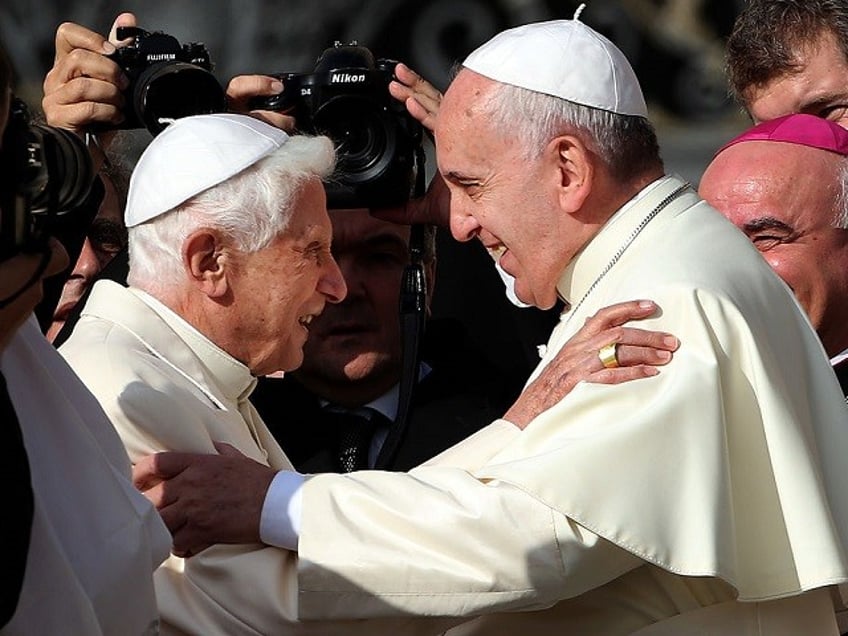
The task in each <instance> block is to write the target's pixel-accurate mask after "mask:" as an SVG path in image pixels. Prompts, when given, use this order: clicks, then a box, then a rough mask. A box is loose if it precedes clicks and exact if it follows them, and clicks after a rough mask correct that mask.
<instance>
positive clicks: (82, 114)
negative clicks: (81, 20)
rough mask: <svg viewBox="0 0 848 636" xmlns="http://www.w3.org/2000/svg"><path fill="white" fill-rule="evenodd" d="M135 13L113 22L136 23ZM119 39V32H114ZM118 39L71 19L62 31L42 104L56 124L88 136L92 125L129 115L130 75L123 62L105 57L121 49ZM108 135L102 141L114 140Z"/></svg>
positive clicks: (47, 114)
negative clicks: (126, 104) (124, 110)
mask: <svg viewBox="0 0 848 636" xmlns="http://www.w3.org/2000/svg"><path fill="white" fill-rule="evenodd" d="M135 24H136V19H135V16H134V15H133V14H131V13H122V14H121V15H119V16H118V17H117V19H116V20H115V23H114V25H113V26H112V33H113V34H114V33H115V30H116V29H117V27H118V26H135ZM112 37H113V38H114V35H113V36H112ZM118 44H122V43H119V42H117V41H116V40H114V39H113V40H112V41H107V40H106V39H105V38H104V37H103V36H101V35H100V34H98V33H95V32H94V31H90V30H89V29H86V28H85V27H83V26H80V25H79V24H74V23H72V22H66V23H64V24H62V25H61V26H60V27H59V28H58V30H57V31H56V56H55V59H54V62H53V68H51V69H50V71H49V72H48V73H47V76H46V77H45V78H44V98H43V99H42V102H41V104H42V108H43V109H44V114H45V116H46V118H47V123H48V124H50V125H51V126H58V127H60V128H65V129H68V130H71V131H73V132H75V133H77V134H80V135H81V134H82V133H83V132H84V131H85V130H86V129H87V128H89V127H90V126H91V125H92V124H106V125H116V124H119V123H120V122H121V121H122V120H123V118H124V116H123V113H122V108H123V106H124V97H123V95H122V93H121V91H122V90H123V89H125V88H126V87H127V84H128V79H127V77H126V76H125V75H124V73H123V71H122V70H121V68H120V66H118V64H117V63H115V62H114V61H113V60H111V59H109V58H108V57H105V56H106V55H109V54H111V53H114V52H115V48H116V45H118ZM108 141H109V140H108V139H102V140H101V143H108Z"/></svg>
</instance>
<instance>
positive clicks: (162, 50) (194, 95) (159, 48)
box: [106, 27, 227, 135]
mask: <svg viewBox="0 0 848 636" xmlns="http://www.w3.org/2000/svg"><path fill="white" fill-rule="evenodd" d="M117 36H118V39H120V40H124V39H127V38H133V41H132V43H131V44H129V45H127V46H125V47H121V48H119V49H118V50H117V51H115V52H114V53H112V54H111V55H107V56H106V57H108V58H110V59H112V60H114V61H115V62H116V63H117V64H118V66H120V67H121V69H122V70H123V71H124V73H125V74H126V75H127V77H128V78H129V80H130V85H129V86H128V87H127V89H126V91H125V96H126V102H127V106H126V110H125V111H124V117H125V119H124V121H123V123H122V124H121V125H120V126H119V127H120V128H147V129H148V130H149V131H150V132H151V133H152V134H154V135H156V134H158V133H160V132H162V130H164V128H165V127H166V126H167V125H168V124H169V123H171V122H172V121H174V120H175V119H179V118H180V117H186V116H187V115H204V114H209V113H220V112H224V111H225V110H226V109H227V99H226V94H225V92H224V89H223V87H222V86H221V84H220V83H219V82H218V80H217V79H215V76H214V75H213V74H212V61H211V58H210V56H209V52H208V51H207V50H206V47H205V46H204V45H203V44H201V43H198V42H192V43H189V44H180V43H179V41H178V40H177V39H176V38H175V37H173V36H171V35H168V34H166V33H163V32H161V31H156V32H153V33H150V32H148V31H145V30H144V29H140V28H138V27H118V31H117Z"/></svg>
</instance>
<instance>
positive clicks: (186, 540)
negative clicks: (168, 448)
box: [133, 444, 277, 557]
mask: <svg viewBox="0 0 848 636" xmlns="http://www.w3.org/2000/svg"><path fill="white" fill-rule="evenodd" d="M215 447H216V448H217V449H218V452H219V454H218V455H202V454H194V453H173V452H171V453H157V454H155V455H148V456H147V457H144V458H142V459H141V460H140V461H139V462H138V463H137V464H136V465H135V466H134V467H133V482H134V483H135V486H136V488H138V489H139V490H140V491H141V492H142V493H144V495H145V496H146V497H147V498H148V499H149V500H150V501H151V502H152V503H153V505H154V506H156V508H157V509H158V510H159V514H160V515H161V516H162V519H163V521H164V522H165V525H167V526H168V529H169V530H170V531H171V534H172V535H173V538H174V547H173V552H174V554H176V555H177V556H181V557H190V556H192V555H195V554H197V553H198V552H200V551H202V550H204V549H206V548H207V547H209V546H210V545H212V544H215V543H259V541H260V538H259V522H260V519H261V516H262V505H263V503H264V501H265V493H266V492H267V490H268V487H269V486H270V485H271V481H272V480H273V479H274V475H276V474H277V471H276V470H274V469H273V468H269V467H268V466H265V465H263V464H260V463H258V462H255V461H253V460H252V459H250V458H248V457H245V456H244V455H242V454H241V453H240V452H239V451H237V450H236V449H234V448H233V447H232V446H229V445H228V444H215Z"/></svg>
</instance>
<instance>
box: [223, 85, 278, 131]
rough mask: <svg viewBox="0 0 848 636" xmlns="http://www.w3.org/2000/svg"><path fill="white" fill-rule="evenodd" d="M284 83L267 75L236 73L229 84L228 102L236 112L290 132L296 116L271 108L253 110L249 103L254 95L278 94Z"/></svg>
mask: <svg viewBox="0 0 848 636" xmlns="http://www.w3.org/2000/svg"><path fill="white" fill-rule="evenodd" d="M282 90H283V83H282V82H281V81H280V80H278V79H276V78H274V77H268V76H267V75H236V76H235V77H234V78H233V79H231V80H230V83H229V84H228V85H227V102H228V104H229V107H230V110H231V111H233V112H234V113H242V114H244V115H250V116H251V117H256V118H257V119H261V120H262V121H264V122H266V123H269V124H271V125H272V126H276V127H277V128H282V129H283V130H285V131H287V132H290V131H292V130H294V126H295V121H294V117H291V116H289V115H286V114H285V113H280V112H276V111H271V110H251V108H250V106H249V104H250V100H251V99H253V98H254V97H268V96H271V95H278V94H279V93H280V92H282Z"/></svg>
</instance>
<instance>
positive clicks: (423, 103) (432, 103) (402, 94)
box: [389, 63, 442, 133]
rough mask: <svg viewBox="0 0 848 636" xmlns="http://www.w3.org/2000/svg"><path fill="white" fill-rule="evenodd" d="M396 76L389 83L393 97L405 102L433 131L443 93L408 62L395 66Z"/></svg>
mask: <svg viewBox="0 0 848 636" xmlns="http://www.w3.org/2000/svg"><path fill="white" fill-rule="evenodd" d="M395 77H396V78H397V79H396V80H394V81H392V82H390V83H389V92H390V93H391V94H392V97H394V98H395V99H397V100H398V101H401V102H403V103H404V104H405V105H406V109H407V110H408V111H409V114H410V115H412V116H413V117H415V119H417V120H418V121H420V122H421V124H422V125H423V126H424V128H426V129H427V130H428V131H430V133H432V132H433V130H434V129H435V127H436V117H437V116H438V114H439V106H440V105H441V103H442V94H441V93H440V92H439V91H438V90H437V89H436V87H435V86H433V85H432V84H431V83H430V82H428V81H427V80H425V79H424V78H423V77H421V76H420V75H418V73H416V72H415V71H413V70H412V69H411V68H409V67H408V66H407V65H406V64H401V63H399V64H398V65H397V66H396V67H395Z"/></svg>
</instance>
